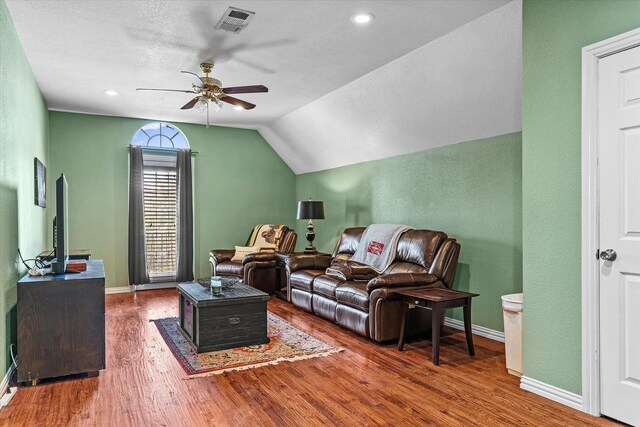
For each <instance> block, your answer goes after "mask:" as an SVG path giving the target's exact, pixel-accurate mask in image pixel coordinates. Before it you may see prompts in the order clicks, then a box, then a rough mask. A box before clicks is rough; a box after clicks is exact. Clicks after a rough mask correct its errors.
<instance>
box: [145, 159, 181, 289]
mask: <svg viewBox="0 0 640 427" xmlns="http://www.w3.org/2000/svg"><path fill="white" fill-rule="evenodd" d="M177 198H178V194H177V177H176V169H175V168H162V167H153V168H150V167H145V168H144V221H145V244H146V248H147V270H148V271H149V279H150V280H151V281H152V282H159V281H173V280H175V275H176V253H177V250H176V249H177V248H176V242H177V234H176V225H177V224H176V222H177V201H178V199H177Z"/></svg>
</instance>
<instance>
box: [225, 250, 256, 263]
mask: <svg viewBox="0 0 640 427" xmlns="http://www.w3.org/2000/svg"><path fill="white" fill-rule="evenodd" d="M256 252H260V246H236V253H235V254H233V258H231V261H238V262H242V260H243V259H244V257H245V256H247V255H249V254H255V253H256Z"/></svg>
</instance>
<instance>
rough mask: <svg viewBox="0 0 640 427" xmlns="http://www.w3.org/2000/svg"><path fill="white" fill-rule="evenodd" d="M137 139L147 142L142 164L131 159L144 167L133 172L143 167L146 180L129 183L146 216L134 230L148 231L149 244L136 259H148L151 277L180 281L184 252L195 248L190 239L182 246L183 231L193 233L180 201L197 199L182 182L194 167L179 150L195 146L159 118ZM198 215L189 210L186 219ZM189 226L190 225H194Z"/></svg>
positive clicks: (142, 143) (139, 143) (146, 267)
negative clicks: (180, 158)
mask: <svg viewBox="0 0 640 427" xmlns="http://www.w3.org/2000/svg"><path fill="white" fill-rule="evenodd" d="M131 145H132V146H140V147H141V148H142V159H141V160H142V164H139V163H137V162H136V164H135V165H134V163H133V162H132V163H131V166H132V168H133V167H136V168H140V167H141V169H138V170H137V171H136V172H135V173H134V172H132V176H139V175H138V174H139V173H141V174H142V182H141V183H140V184H130V187H129V191H130V195H131V194H133V195H134V196H133V197H136V198H138V199H139V200H141V203H142V205H141V206H142V217H141V218H139V219H140V220H141V221H140V222H139V223H136V225H135V227H136V230H139V231H134V235H138V236H139V235H141V234H143V235H144V239H143V241H142V242H141V244H142V245H144V247H145V256H144V261H143V260H142V259H138V258H136V260H135V262H136V263H138V265H141V264H142V262H144V270H145V271H146V273H147V274H146V276H147V280H148V281H151V282H174V281H176V280H178V276H181V275H184V274H183V273H179V271H178V270H179V269H178V261H179V258H180V257H182V258H183V259H188V258H189V254H188V252H187V251H188V250H192V248H191V247H190V246H188V245H185V248H186V249H184V248H180V247H179V239H178V235H179V233H183V234H184V233H188V231H181V230H182V229H178V224H179V218H180V215H182V214H181V213H180V210H179V204H180V203H181V202H180V201H181V200H191V186H190V185H188V186H187V185H184V184H183V185H179V183H178V181H179V176H181V175H180V174H181V173H182V174H183V175H182V176H183V178H182V179H184V180H185V182H191V168H190V167H189V168H188V170H189V172H188V177H187V176H185V175H184V173H187V172H184V170H185V166H184V164H183V165H182V166H181V165H180V162H178V158H179V157H181V155H182V153H179V152H180V151H181V150H184V149H189V141H188V140H187V137H186V136H185V135H184V134H183V133H182V131H181V130H180V129H178V128H177V127H176V126H174V125H171V124H169V123H162V122H155V123H149V124H146V125H144V126H142V127H141V128H140V129H138V131H137V132H136V133H135V135H134V136H133V139H132V140H131ZM190 161H191V159H190V157H189V162H190ZM183 163H184V162H183ZM180 170H182V171H183V172H180ZM132 171H133V169H132ZM131 182H132V183H133V182H135V181H131ZM187 193H188V194H187ZM134 205H135V204H134ZM192 221H193V219H192V217H190V216H189V215H188V214H187V215H186V216H185V217H183V222H184V223H185V224H187V223H191V224H192ZM191 227H192V226H191ZM186 229H187V230H188V229H189V228H188V226H187V227H186ZM130 233H131V230H130ZM183 240H184V239H183ZM136 244H138V243H136ZM178 253H180V255H178ZM191 256H192V255H191ZM182 270H183V269H181V270H180V271H182ZM140 279H144V278H140ZM180 280H182V279H180ZM140 283H144V282H140ZM136 284H139V283H136Z"/></svg>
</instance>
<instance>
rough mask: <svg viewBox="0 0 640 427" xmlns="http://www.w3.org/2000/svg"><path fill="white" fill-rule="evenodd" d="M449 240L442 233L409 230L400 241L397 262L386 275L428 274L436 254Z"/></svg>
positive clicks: (388, 269)
mask: <svg viewBox="0 0 640 427" xmlns="http://www.w3.org/2000/svg"><path fill="white" fill-rule="evenodd" d="M446 238H447V235H446V233H443V232H442V231H431V230H409V231H406V232H404V233H403V234H402V236H401V237H400V240H399V241H398V251H397V253H396V259H395V261H394V262H393V263H392V264H391V265H390V266H389V268H387V270H386V271H385V273H387V274H389V273H400V272H407V273H418V272H420V273H422V272H427V271H428V270H429V268H430V267H431V264H432V263H433V259H434V257H435V254H436V252H437V251H438V249H439V248H440V245H441V244H442V242H444V241H445V239H446Z"/></svg>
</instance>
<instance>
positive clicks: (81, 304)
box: [17, 260, 105, 384]
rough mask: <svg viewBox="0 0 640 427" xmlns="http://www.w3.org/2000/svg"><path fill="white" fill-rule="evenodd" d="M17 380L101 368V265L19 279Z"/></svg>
mask: <svg viewBox="0 0 640 427" xmlns="http://www.w3.org/2000/svg"><path fill="white" fill-rule="evenodd" d="M17 309H18V383H22V384H23V383H27V382H28V383H31V384H35V383H36V381H38V380H41V379H45V378H53V377H61V376H67V375H72V374H82V373H88V374H90V375H97V374H98V373H99V370H100V369H104V368H105V318H104V265H103V263H102V261H101V260H93V261H87V270H86V271H83V272H82V273H79V274H62V275H55V276H54V275H46V276H34V277H32V276H28V275H27V276H24V277H23V278H22V279H21V280H20V281H19V282H18V308H17Z"/></svg>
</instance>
